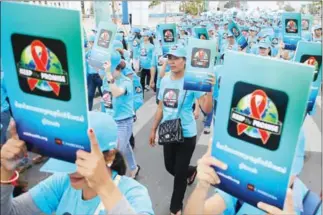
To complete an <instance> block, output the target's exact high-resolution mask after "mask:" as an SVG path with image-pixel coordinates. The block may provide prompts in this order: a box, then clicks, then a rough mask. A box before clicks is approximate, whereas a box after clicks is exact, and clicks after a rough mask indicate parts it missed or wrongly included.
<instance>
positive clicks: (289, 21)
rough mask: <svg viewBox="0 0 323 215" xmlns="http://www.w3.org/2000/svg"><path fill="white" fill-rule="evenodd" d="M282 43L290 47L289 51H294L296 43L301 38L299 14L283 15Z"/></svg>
mask: <svg viewBox="0 0 323 215" xmlns="http://www.w3.org/2000/svg"><path fill="white" fill-rule="evenodd" d="M282 23H283V32H282V36H283V42H284V43H285V44H287V45H291V46H292V48H289V49H291V50H296V45H297V42H298V41H299V40H300V39H301V36H302V25H301V14H300V13H283V15H282Z"/></svg>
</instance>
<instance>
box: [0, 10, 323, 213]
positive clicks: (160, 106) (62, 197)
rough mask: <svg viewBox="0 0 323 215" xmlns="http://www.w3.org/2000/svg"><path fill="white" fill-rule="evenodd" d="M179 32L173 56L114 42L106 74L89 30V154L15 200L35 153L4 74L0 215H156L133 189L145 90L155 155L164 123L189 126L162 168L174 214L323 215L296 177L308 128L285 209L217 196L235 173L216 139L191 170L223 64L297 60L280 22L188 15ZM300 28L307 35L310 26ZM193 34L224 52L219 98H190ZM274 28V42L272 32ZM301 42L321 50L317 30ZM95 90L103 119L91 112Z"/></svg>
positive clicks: (50, 168)
mask: <svg viewBox="0 0 323 215" xmlns="http://www.w3.org/2000/svg"><path fill="white" fill-rule="evenodd" d="M232 20H234V21H235V23H237V26H239V29H240V31H241V34H242V35H243V37H245V39H246V41H247V43H248V45H247V46H246V47H244V48H242V47H241V46H240V45H239V44H238V41H237V39H236V38H237V36H239V35H238V34H239V31H238V30H237V29H234V31H230V30H229V28H228V25H229V23H230V21H232ZM176 24H177V32H178V34H177V35H174V36H175V37H176V40H177V44H175V45H172V46H170V47H168V46H163V43H162V42H161V40H162V38H163V37H164V35H161V33H160V32H159V31H158V29H155V30H154V29H140V28H137V27H133V28H132V29H131V31H130V32H126V31H125V30H124V29H122V28H120V29H119V30H118V33H117V34H116V37H115V40H114V41H111V42H112V46H113V49H112V52H111V58H110V59H109V60H107V62H106V63H105V64H104V70H100V69H97V68H94V67H92V66H91V65H90V64H89V63H88V59H89V57H90V56H91V51H92V47H93V45H94V41H95V38H96V33H97V29H92V30H91V33H90V34H89V35H87V40H88V43H87V44H86V48H85V49H86V54H85V59H84V60H85V65H86V74H85V75H86V77H87V89H88V105H89V107H88V109H89V118H90V119H91V121H90V122H91V124H90V125H89V130H88V137H89V140H90V142H91V152H85V151H82V150H80V151H78V152H77V159H76V161H75V164H72V163H68V162H64V161H60V160H56V159H53V158H50V159H49V160H48V161H47V162H46V163H45V164H44V166H43V167H42V168H43V169H45V170H46V171H47V172H50V173H54V174H53V175H51V176H50V177H48V178H47V179H45V180H43V181H42V182H40V183H39V184H37V185H36V186H34V187H33V188H32V189H30V190H28V191H27V190H26V191H25V192H23V193H22V194H20V195H18V196H16V197H14V198H13V191H14V186H13V185H11V182H14V181H16V180H17V179H18V178H19V174H20V173H22V172H23V171H24V170H25V169H26V168H24V167H26V165H27V164H20V163H19V164H17V163H14V164H13V161H14V160H17V159H20V158H24V157H28V152H27V147H26V144H25V143H24V141H22V140H20V139H19V136H18V134H17V132H16V125H15V122H14V119H12V118H11V116H12V114H11V113H10V105H9V104H10V102H9V101H10V98H9V99H8V97H7V95H6V87H15V86H8V85H6V83H5V80H6V79H5V73H6V72H9V71H1V145H2V148H1V214H4V215H18V214H19V215H20V214H42V213H45V214H52V213H55V214H65V215H66V214H106V213H108V214H125V215H128V214H154V210H153V204H152V202H151V199H150V196H149V193H148V190H147V189H146V188H145V187H144V186H143V185H142V184H140V182H137V181H136V179H137V176H138V175H139V174H140V170H141V167H140V165H139V164H138V163H137V160H136V155H135V153H134V151H133V148H134V147H135V137H134V135H133V123H134V122H135V121H136V120H137V116H136V111H137V110H138V109H139V108H140V107H141V106H142V105H143V103H144V95H145V93H147V92H148V91H154V92H155V95H156V103H157V110H156V113H155V117H154V122H153V126H152V128H151V132H150V135H149V136H148V135H147V145H148V143H149V145H150V146H151V147H155V146H156V145H157V144H158V143H160V141H159V140H158V129H159V128H160V127H161V126H162V125H163V124H165V123H169V122H170V121H172V120H173V121H174V120H176V119H180V122H181V126H182V127H181V129H182V133H183V141H182V142H173V143H170V144H164V145H162V147H163V155H164V156H163V157H164V163H165V168H166V170H167V172H168V173H169V174H170V175H172V176H173V177H174V182H173V190H172V195H171V200H170V207H169V210H170V214H172V215H175V214H176V215H180V214H225V215H232V214H306V213H305V212H307V211H312V212H313V214H308V215H315V214H321V211H322V210H321V206H320V205H317V208H315V209H313V208H307V207H308V206H307V201H306V196H307V195H306V194H307V193H308V188H307V187H306V185H305V184H304V183H303V182H302V181H301V179H300V178H299V177H298V176H299V174H300V173H301V171H302V168H303V164H304V156H305V155H304V154H305V135H304V131H303V129H302V130H301V132H300V134H299V137H298V144H297V149H296V155H295V159H294V163H293V168H292V177H291V181H290V184H289V185H290V186H289V188H288V191H287V197H286V201H285V207H284V208H283V209H279V208H276V207H274V206H271V205H268V204H266V203H262V202H260V203H259V204H258V205H257V206H258V208H256V207H253V206H251V205H249V204H247V203H244V202H242V201H241V200H239V199H237V198H236V197H234V196H231V195H230V194H228V193H225V192H224V191H222V190H219V189H217V188H216V185H217V184H219V183H221V181H220V179H219V176H218V175H217V174H216V172H215V170H214V168H213V167H215V166H216V167H218V168H221V169H226V168H228V166H227V164H225V163H223V162H221V161H220V160H218V159H216V158H215V157H213V156H211V147H212V140H210V143H209V146H208V150H207V152H206V153H205V154H204V155H203V157H202V158H201V159H199V161H198V163H197V164H191V158H192V155H193V153H194V150H195V147H196V142H197V141H196V140H197V125H196V120H197V119H198V118H199V115H200V114H201V113H202V114H203V115H204V134H206V135H210V133H211V129H210V128H211V124H212V121H214V119H215V117H216V106H217V102H218V101H217V100H218V95H219V92H220V84H221V72H222V71H221V70H220V68H221V66H222V65H223V63H224V62H225V54H226V52H227V51H228V50H233V51H237V52H245V53H248V54H253V55H260V56H263V57H268V58H269V57H271V58H278V59H281V60H287V61H292V60H293V56H294V54H295V50H290V49H288V48H287V46H288V44H284V43H283V41H282V33H281V32H282V23H281V14H266V13H263V14H262V15H261V16H259V17H253V16H252V15H250V16H246V15H243V13H238V14H234V13H221V12H218V13H216V14H213V15H211V16H210V15H203V16H200V17H198V18H197V17H192V16H189V15H185V16H184V17H183V18H182V20H181V22H180V23H176ZM302 24H303V29H305V28H306V27H307V26H306V23H305V22H302ZM307 24H308V23H307ZM194 27H200V28H205V29H206V30H207V33H208V35H200V36H199V39H209V40H215V41H216V44H217V51H218V54H217V55H216V59H215V65H214V73H212V74H209V77H208V80H207V82H208V83H209V84H211V85H212V91H211V92H207V93H205V92H197V91H190V90H184V89H183V86H184V74H185V68H186V58H187V50H186V45H187V40H188V39H189V38H190V37H196V35H195V34H194V31H193V30H192V29H193V28H194ZM268 28H270V29H272V32H274V33H273V34H272V33H270V31H268ZM268 32H269V33H268ZM302 40H304V41H308V42H319V43H321V42H322V27H321V26H320V25H314V26H313V27H312V29H308V31H306V32H305V31H304V34H302ZM97 91H98V92H99V97H100V104H101V105H100V110H101V111H100V112H95V111H93V109H94V107H93V102H94V98H95V96H96V92H97ZM152 111H153V110H152ZM139 120H140V119H139ZM10 121H11V122H10ZM108 125H109V126H108ZM112 128H113V129H115V131H113V129H112ZM176 128H178V127H176ZM210 139H211V135H210ZM116 143H117V144H116ZM40 158H42V157H41V156H40ZM37 159H38V160H39V157H38V158H37ZM18 165H20V166H19V169H17V166H18ZM128 169H129V172H128ZM151 174H153V173H151ZM195 181H197V182H196V187H195V189H194V191H193V193H192V194H191V196H190V197H189V199H188V202H187V203H186V205H184V203H183V200H184V195H185V192H186V188H187V186H189V185H192V184H193V183H194V182H195ZM210 190H212V196H211V197H209V192H210ZM14 196H15V195H14ZM312 207H313V206H312ZM306 215H307V214H306Z"/></svg>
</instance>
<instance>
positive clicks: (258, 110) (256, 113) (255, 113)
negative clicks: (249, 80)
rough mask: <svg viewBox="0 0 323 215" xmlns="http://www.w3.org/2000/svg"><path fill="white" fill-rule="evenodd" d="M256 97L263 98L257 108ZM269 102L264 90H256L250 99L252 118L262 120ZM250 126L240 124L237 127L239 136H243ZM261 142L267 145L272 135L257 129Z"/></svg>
mask: <svg viewBox="0 0 323 215" xmlns="http://www.w3.org/2000/svg"><path fill="white" fill-rule="evenodd" d="M256 96H261V102H260V104H259V105H258V106H257V103H256ZM267 102H268V96H267V94H266V93H265V92H264V91H262V90H255V91H254V92H253V93H252V94H251V99H250V110H251V115H250V116H251V117H252V118H254V119H258V120H261V115H262V114H263V113H264V111H265V109H266V106H267ZM248 127H249V126H248V125H246V124H242V123H239V124H238V125H237V130H238V135H241V134H242V133H243V132H244V131H245V130H246V129H247V128H248ZM257 130H258V132H259V134H260V137H261V140H262V142H263V144H266V143H267V141H268V139H269V137H270V134H269V132H268V131H265V130H262V129H259V128H258V129H257Z"/></svg>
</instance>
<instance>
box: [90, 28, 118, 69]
mask: <svg viewBox="0 0 323 215" xmlns="http://www.w3.org/2000/svg"><path fill="white" fill-rule="evenodd" d="M116 32H117V26H116V25H115V24H113V23H109V22H100V24H99V28H98V32H97V34H96V37H95V41H94V46H93V48H92V50H91V55H90V56H89V64H90V66H92V67H94V68H96V69H99V70H103V69H104V68H103V65H104V63H105V62H106V61H108V60H110V53H111V51H112V45H111V44H112V43H113V41H114V38H115V35H116Z"/></svg>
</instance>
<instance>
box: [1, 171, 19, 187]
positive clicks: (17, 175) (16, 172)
mask: <svg viewBox="0 0 323 215" xmlns="http://www.w3.org/2000/svg"><path fill="white" fill-rule="evenodd" d="M18 178H19V172H18V171H15V175H13V176H12V177H11V178H10V180H9V181H0V183H1V184H12V185H13V186H16V185H17V180H18Z"/></svg>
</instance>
